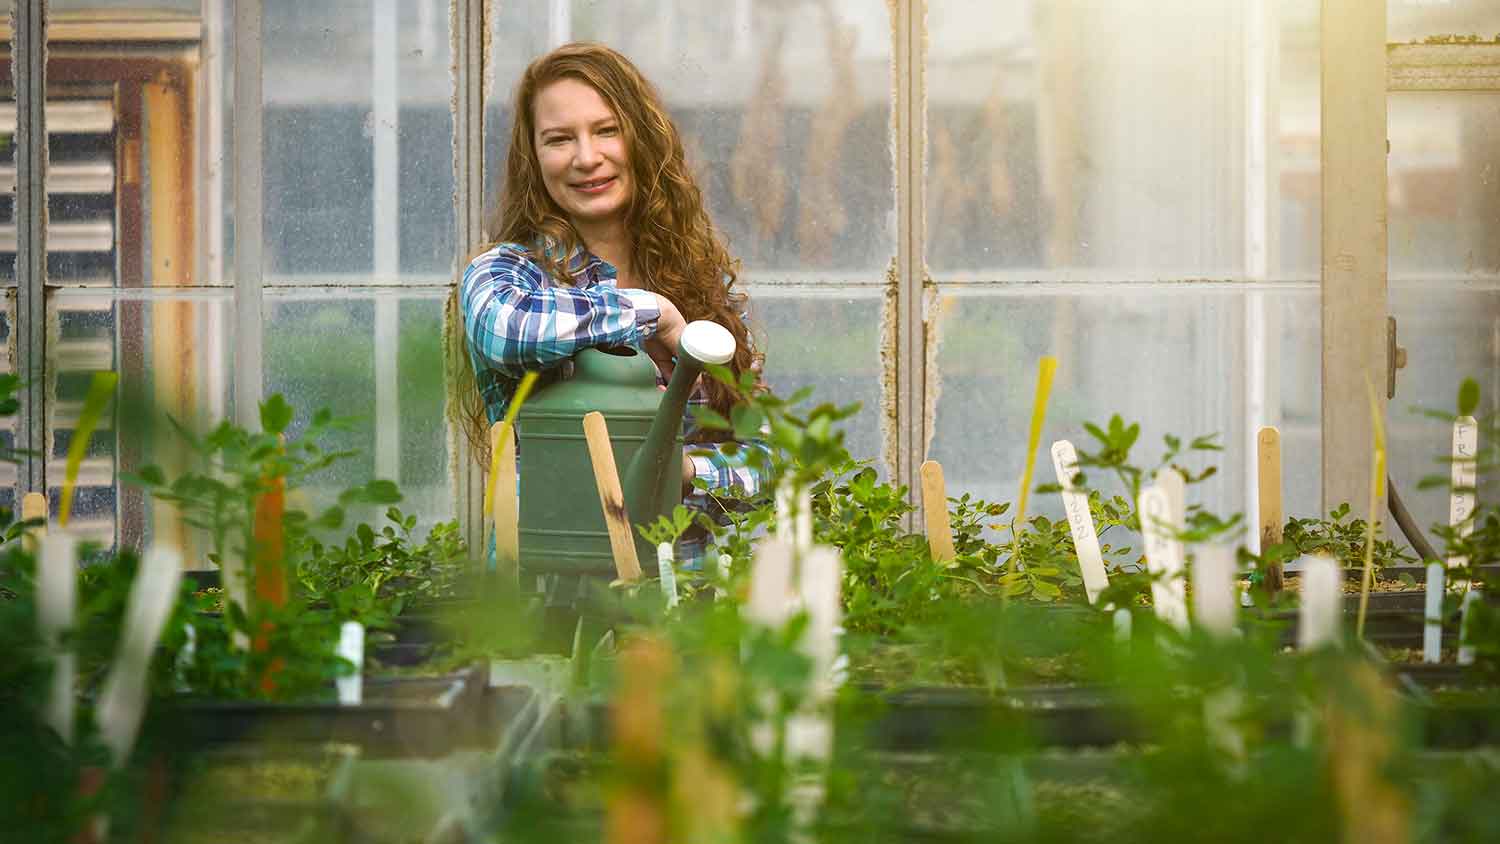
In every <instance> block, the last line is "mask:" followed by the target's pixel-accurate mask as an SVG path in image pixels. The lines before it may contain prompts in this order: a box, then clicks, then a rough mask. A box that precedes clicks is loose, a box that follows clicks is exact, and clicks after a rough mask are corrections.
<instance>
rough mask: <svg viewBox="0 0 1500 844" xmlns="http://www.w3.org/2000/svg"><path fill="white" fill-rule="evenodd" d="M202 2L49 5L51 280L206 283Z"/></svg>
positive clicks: (211, 60)
mask: <svg viewBox="0 0 1500 844" xmlns="http://www.w3.org/2000/svg"><path fill="white" fill-rule="evenodd" d="M208 23H209V22H206V21H204V20H203V19H201V18H200V16H199V8H198V4H197V3H165V2H134V3H104V4H98V3H79V2H71V3H51V4H49V14H48V36H49V45H48V51H47V130H48V157H49V163H48V173H47V209H48V228H47V232H48V244H47V246H48V249H47V252H48V254H47V272H48V277H49V279H50V280H51V281H53V282H54V283H58V284H64V285H69V286H85V287H98V288H121V287H129V288H136V287H143V286H156V287H177V286H189V285H197V284H201V283H204V279H203V278H200V277H199V267H200V263H199V257H200V254H202V252H203V250H204V249H206V248H208V243H209V240H205V234H206V230H205V227H203V226H201V225H200V218H199V214H200V213H202V214H209V215H211V213H212V212H211V210H210V209H211V208H212V203H213V199H214V197H213V194H212V193H211V192H209V191H207V190H206V189H205V185H204V181H205V180H204V173H205V172H206V171H205V170H204V169H202V168H200V167H199V164H200V145H199V137H198V131H199V127H200V125H201V124H202V123H203V122H205V121H207V120H208V119H209V116H210V115H212V114H213V113H214V111H215V109H216V108H217V107H218V103H217V100H216V99H215V100H213V101H212V103H211V104H210V105H209V106H208V107H207V108H200V104H199V102H198V89H199V87H200V86H201V85H202V84H204V83H205V82H207V81H208V80H209V79H211V78H212V74H213V68H214V67H215V60H216V57H215V56H213V55H211V54H209V55H208V57H207V58H206V59H205V51H203V50H202V42H203V38H204V32H205V29H206V28H207V27H208Z"/></svg>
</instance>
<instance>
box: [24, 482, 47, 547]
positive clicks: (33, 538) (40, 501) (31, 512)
mask: <svg viewBox="0 0 1500 844" xmlns="http://www.w3.org/2000/svg"><path fill="white" fill-rule="evenodd" d="M36 519H41V521H42V523H41V524H40V525H37V526H36V527H34V528H29V529H27V531H26V539H25V544H24V547H25V548H26V549H27V550H29V551H31V552H33V553H35V552H36V549H37V543H38V542H40V541H41V540H42V539H43V538H44V537H46V536H47V496H45V495H43V494H41V493H40V492H28V493H26V494H25V495H23V496H21V521H23V522H30V521H34V520H36Z"/></svg>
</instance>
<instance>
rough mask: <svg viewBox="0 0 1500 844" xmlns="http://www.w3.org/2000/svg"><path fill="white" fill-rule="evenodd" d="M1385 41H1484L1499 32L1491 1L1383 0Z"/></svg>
mask: <svg viewBox="0 0 1500 844" xmlns="http://www.w3.org/2000/svg"><path fill="white" fill-rule="evenodd" d="M1386 4H1387V5H1386V40H1388V41H1390V42H1392V43H1397V42H1403V43H1404V42H1408V41H1425V40H1427V39H1448V40H1451V39H1454V38H1475V37H1477V38H1483V39H1484V40H1486V41H1488V40H1490V39H1491V38H1494V37H1495V35H1496V33H1500V8H1497V7H1496V6H1495V3H1494V2H1493V0H1386Z"/></svg>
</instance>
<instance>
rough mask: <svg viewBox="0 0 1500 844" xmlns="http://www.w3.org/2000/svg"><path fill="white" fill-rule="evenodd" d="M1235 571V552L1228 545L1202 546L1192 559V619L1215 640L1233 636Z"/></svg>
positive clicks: (1210, 544)
mask: <svg viewBox="0 0 1500 844" xmlns="http://www.w3.org/2000/svg"><path fill="white" fill-rule="evenodd" d="M1234 570H1235V565H1234V549H1233V548H1231V547H1230V546H1228V545H1222V544H1219V543H1217V542H1213V543H1205V544H1203V545H1200V546H1199V547H1198V553H1197V554H1195V555H1194V556H1193V615H1194V617H1195V618H1196V619H1197V621H1198V626H1199V627H1202V628H1203V629H1204V630H1207V631H1208V632H1210V633H1212V634H1214V635H1215V636H1229V635H1232V634H1233V633H1234V621H1235V617H1234V616H1235V610H1236V607H1235V603H1236V601H1235V599H1234Z"/></svg>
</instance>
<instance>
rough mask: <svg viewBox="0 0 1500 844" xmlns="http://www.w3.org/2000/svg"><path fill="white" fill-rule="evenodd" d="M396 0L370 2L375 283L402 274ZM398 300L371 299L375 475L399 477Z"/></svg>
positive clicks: (388, 298) (390, 477)
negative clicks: (373, 313) (372, 310)
mask: <svg viewBox="0 0 1500 844" xmlns="http://www.w3.org/2000/svg"><path fill="white" fill-rule="evenodd" d="M397 3H398V0H375V10H374V11H375V15H374V26H373V27H372V30H373V38H372V44H371V51H370V53H371V73H370V81H371V89H372V90H371V95H372V96H371V99H372V103H371V105H372V112H373V116H374V120H373V123H374V124H375V126H374V131H373V134H374V139H373V140H374V143H373V147H374V149H373V159H374V160H373V163H372V168H371V169H372V172H373V176H374V180H373V190H372V191H371V205H372V208H371V216H372V218H373V220H374V230H375V244H374V253H375V254H374V264H375V266H374V269H375V279H376V281H378V282H379V283H382V284H384V283H389V282H397V283H399V281H400V278H401V185H400V182H401V172H400V168H401V158H400V131H401V101H400V74H399V72H398V70H399V64H400V60H401V55H400V42H399V39H398V37H397V30H398V27H399V20H398V17H399V14H400V11H401V10H400V7H399V6H398V5H397ZM400 314H401V299H400V297H398V296H391V295H385V296H376V297H375V473H376V476H377V477H381V478H385V479H387V480H392V481H397V482H400V480H401V404H400V399H399V395H398V392H397V391H398V385H397V380H398V372H397V369H398V365H397V361H398V358H399V355H400V337H399V335H400Z"/></svg>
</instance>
